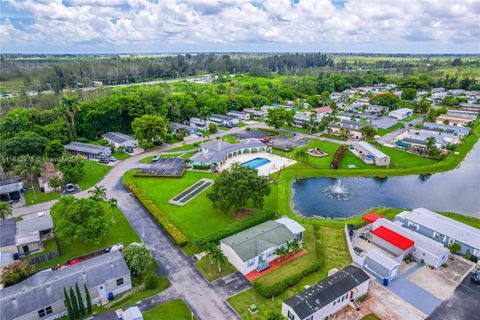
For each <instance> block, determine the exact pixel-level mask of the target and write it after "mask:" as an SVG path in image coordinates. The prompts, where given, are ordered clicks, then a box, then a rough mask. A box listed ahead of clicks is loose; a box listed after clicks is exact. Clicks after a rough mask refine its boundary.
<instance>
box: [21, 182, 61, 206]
mask: <svg viewBox="0 0 480 320" xmlns="http://www.w3.org/2000/svg"><path fill="white" fill-rule="evenodd" d="M35 194H36V196H37V197H36V198H35V197H34V196H33V190H32V188H30V189H28V190H27V191H25V194H24V195H25V205H26V206H27V207H28V206H31V205H32V204H37V203H41V202H47V201H50V200H55V199H58V198H60V197H61V196H62V194H61V193H60V192H50V193H45V192H41V191H40V188H39V187H38V185H35Z"/></svg>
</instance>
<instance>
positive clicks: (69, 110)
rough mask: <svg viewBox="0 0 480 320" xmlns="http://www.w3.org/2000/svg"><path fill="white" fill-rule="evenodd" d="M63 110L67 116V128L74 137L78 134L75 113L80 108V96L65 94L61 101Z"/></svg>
mask: <svg viewBox="0 0 480 320" xmlns="http://www.w3.org/2000/svg"><path fill="white" fill-rule="evenodd" d="M60 106H61V109H62V111H63V112H64V113H65V116H66V117H67V129H68V133H69V135H70V137H71V138H72V139H73V138H75V137H76V136H77V132H76V130H75V114H76V113H77V111H78V110H79V104H78V97H77V95H74V94H72V95H67V94H66V95H64V96H63V97H62V100H61V102H60Z"/></svg>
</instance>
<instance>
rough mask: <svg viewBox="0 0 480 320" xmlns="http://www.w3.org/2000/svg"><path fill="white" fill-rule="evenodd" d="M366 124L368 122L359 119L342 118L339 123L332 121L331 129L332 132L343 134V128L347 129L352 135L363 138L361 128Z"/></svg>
mask: <svg viewBox="0 0 480 320" xmlns="http://www.w3.org/2000/svg"><path fill="white" fill-rule="evenodd" d="M366 125H367V123H363V122H359V121H351V120H342V121H340V122H337V123H332V124H331V125H330V126H329V129H330V132H331V133H332V134H341V133H342V131H343V130H346V131H347V132H348V135H349V136H350V137H352V138H356V139H361V138H362V131H361V129H362V128H363V127H365V126H366Z"/></svg>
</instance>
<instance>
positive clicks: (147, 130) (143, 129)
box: [132, 114, 168, 148]
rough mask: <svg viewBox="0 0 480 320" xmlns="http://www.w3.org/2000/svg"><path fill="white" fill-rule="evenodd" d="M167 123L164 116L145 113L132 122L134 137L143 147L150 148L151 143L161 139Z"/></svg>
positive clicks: (165, 131)
mask: <svg viewBox="0 0 480 320" xmlns="http://www.w3.org/2000/svg"><path fill="white" fill-rule="evenodd" d="M167 128H168V123H167V121H166V120H165V118H163V117H160V116H157V115H150V114H146V115H143V116H142V117H140V118H137V119H135V120H134V121H133V122H132V129H133V131H134V132H135V139H137V140H138V143H139V144H140V145H141V146H142V147H144V148H151V147H152V146H153V143H154V142H155V141H158V140H162V139H163V138H164V137H165V134H166V133H167Z"/></svg>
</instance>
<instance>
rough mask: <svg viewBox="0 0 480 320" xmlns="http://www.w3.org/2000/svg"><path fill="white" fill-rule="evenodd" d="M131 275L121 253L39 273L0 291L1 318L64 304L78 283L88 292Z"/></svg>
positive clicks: (116, 252)
mask: <svg viewBox="0 0 480 320" xmlns="http://www.w3.org/2000/svg"><path fill="white" fill-rule="evenodd" d="M129 274H130V271H129V270H128V267H127V264H126V263H125V260H124V259H123V257H122V255H121V254H120V252H118V251H115V252H110V253H106V254H103V255H101V256H97V257H94V258H92V259H90V260H87V261H84V262H80V263H78V264H76V265H73V266H69V267H66V268H64V269H58V270H51V269H48V270H45V271H40V272H37V273H35V274H34V275H32V276H31V277H29V278H27V279H26V280H24V281H22V282H20V283H17V284H16V285H13V286H11V287H7V288H4V289H2V290H0V311H1V312H0V314H2V318H3V317H5V319H15V318H17V317H20V316H22V315H24V314H27V313H30V312H33V311H36V310H39V309H42V308H45V307H46V306H50V305H52V304H53V303H55V302H58V301H62V300H63V297H64V295H63V288H67V289H68V288H69V287H70V286H72V287H74V286H75V283H78V285H79V287H80V288H82V289H83V284H84V283H86V285H87V287H88V288H93V287H96V286H98V285H100V284H104V283H105V281H107V280H110V279H117V278H120V277H123V276H125V275H129ZM82 289H81V290H82ZM82 291H83V290H82Z"/></svg>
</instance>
